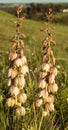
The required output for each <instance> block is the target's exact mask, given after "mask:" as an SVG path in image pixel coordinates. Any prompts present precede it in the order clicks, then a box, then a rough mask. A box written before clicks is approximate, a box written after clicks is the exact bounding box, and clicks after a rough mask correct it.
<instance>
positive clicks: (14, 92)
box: [9, 86, 19, 96]
mask: <svg viewBox="0 0 68 130" xmlns="http://www.w3.org/2000/svg"><path fill="white" fill-rule="evenodd" d="M9 93H11V95H14V96H17V95H18V94H19V88H18V87H15V86H11V87H10V89H9Z"/></svg>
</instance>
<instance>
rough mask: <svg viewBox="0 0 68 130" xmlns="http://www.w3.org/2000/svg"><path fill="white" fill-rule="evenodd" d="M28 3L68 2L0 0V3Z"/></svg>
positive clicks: (60, 0)
mask: <svg viewBox="0 0 68 130" xmlns="http://www.w3.org/2000/svg"><path fill="white" fill-rule="evenodd" d="M22 2H23V3H30V2H38V3H39V2H41V3H43V2H45V3H49V2H52V3H53V2H57V3H58V2H68V0H0V3H22Z"/></svg>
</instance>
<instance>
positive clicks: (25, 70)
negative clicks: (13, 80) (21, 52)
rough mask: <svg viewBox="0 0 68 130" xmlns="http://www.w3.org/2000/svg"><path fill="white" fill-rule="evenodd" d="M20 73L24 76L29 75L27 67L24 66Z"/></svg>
mask: <svg viewBox="0 0 68 130" xmlns="http://www.w3.org/2000/svg"><path fill="white" fill-rule="evenodd" d="M20 73H22V74H24V75H26V74H27V73H29V69H28V66H27V65H24V66H22V67H21V69H20Z"/></svg>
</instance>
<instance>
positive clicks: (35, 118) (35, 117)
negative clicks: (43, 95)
mask: <svg viewBox="0 0 68 130" xmlns="http://www.w3.org/2000/svg"><path fill="white" fill-rule="evenodd" d="M33 109H34V122H35V128H36V130H37V115H36V109H35V105H34V103H33Z"/></svg>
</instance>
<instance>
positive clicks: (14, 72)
mask: <svg viewBox="0 0 68 130" xmlns="http://www.w3.org/2000/svg"><path fill="white" fill-rule="evenodd" d="M16 76H17V70H15V69H12V68H10V69H9V70H8V77H11V79H14V78H15V77H16Z"/></svg>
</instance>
